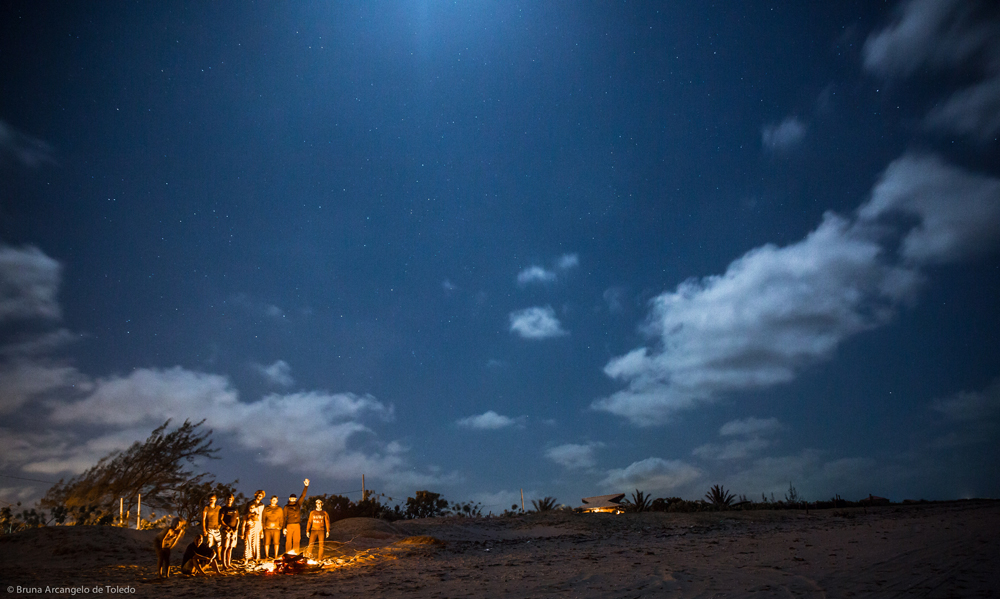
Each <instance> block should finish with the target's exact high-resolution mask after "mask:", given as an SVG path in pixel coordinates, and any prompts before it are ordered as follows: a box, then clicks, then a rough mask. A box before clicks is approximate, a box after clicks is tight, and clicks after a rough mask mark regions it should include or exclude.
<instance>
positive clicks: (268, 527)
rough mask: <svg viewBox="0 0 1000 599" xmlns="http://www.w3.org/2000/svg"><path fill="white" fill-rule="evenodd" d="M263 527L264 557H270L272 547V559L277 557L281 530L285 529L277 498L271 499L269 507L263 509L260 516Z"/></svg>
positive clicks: (283, 517)
mask: <svg viewBox="0 0 1000 599" xmlns="http://www.w3.org/2000/svg"><path fill="white" fill-rule="evenodd" d="M261 521H262V522H263V526H264V557H265V558H270V557H271V546H272V545H273V546H274V557H278V547H279V545H280V544H281V529H283V528H285V510H283V509H281V507H280V506H278V496H277V495H274V496H272V497H271V505H269V506H267V507H265V508H264V512H263V513H262V514H261Z"/></svg>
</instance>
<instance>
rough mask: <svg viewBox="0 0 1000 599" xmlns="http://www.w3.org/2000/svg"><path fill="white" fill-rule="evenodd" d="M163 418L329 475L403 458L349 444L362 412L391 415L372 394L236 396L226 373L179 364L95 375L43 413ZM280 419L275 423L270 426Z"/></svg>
mask: <svg viewBox="0 0 1000 599" xmlns="http://www.w3.org/2000/svg"><path fill="white" fill-rule="evenodd" d="M167 418H172V419H174V421H176V422H182V421H184V420H185V419H190V420H194V421H198V420H201V419H205V421H206V426H207V427H210V428H212V429H213V430H215V431H217V432H222V433H226V434H228V435H231V436H232V437H233V438H235V439H236V441H237V442H238V443H239V445H241V446H242V447H244V448H246V449H252V450H255V451H258V452H259V453H260V456H261V457H260V459H261V461H263V462H264V463H267V464H270V465H275V466H293V467H295V468H296V469H304V470H307V471H315V472H322V473H324V474H326V475H328V476H331V477H334V478H352V477H355V476H360V475H361V474H362V473H366V474H369V475H370V476H381V477H388V476H390V475H393V474H395V473H397V471H399V470H400V469H402V468H403V466H404V459H403V457H402V456H401V455H399V452H398V451H395V450H394V449H393V447H396V446H393V445H391V444H390V445H379V444H378V443H374V444H369V449H368V451H367V452H362V451H360V450H357V449H351V448H350V447H349V446H348V441H349V440H352V439H354V438H355V436H357V435H362V434H365V435H368V436H370V437H374V433H373V431H372V430H371V429H370V428H369V427H368V426H367V425H366V424H365V421H366V420H371V419H375V420H382V421H385V420H391V419H392V418H393V409H392V407H391V406H386V405H385V404H383V403H381V402H379V401H378V400H376V399H375V398H373V397H371V396H368V395H364V396H359V395H354V394H351V393H336V394H331V393H325V392H318V391H310V392H300V393H292V394H288V395H278V394H271V395H268V396H266V397H264V398H262V399H260V400H258V401H253V402H242V401H240V400H239V398H238V395H237V392H236V390H235V389H233V388H232V387H231V386H230V383H229V379H228V378H226V377H223V376H220V375H216V374H206V373H200V372H193V371H190V370H186V369H183V368H180V367H175V368H171V369H167V370H157V369H139V370H136V371H134V372H132V373H131V374H130V375H129V376H127V377H111V378H108V379H99V380H98V381H97V382H96V383H95V386H94V391H93V393H91V394H90V395H89V396H88V397H87V398H85V399H83V400H80V401H76V402H62V403H57V404H54V409H53V411H52V414H51V418H50V419H51V422H52V423H54V424H56V425H63V426H67V425H71V424H93V425H104V426H110V427H117V428H119V429H121V428H130V429H140V430H149V429H151V428H153V427H155V426H156V425H158V424H162V423H163V421H164V420H166V419H167ZM279 421H280V422H281V426H275V425H274V423H275V422H279ZM146 434H147V435H148V432H147V433H146ZM143 438H144V437H143Z"/></svg>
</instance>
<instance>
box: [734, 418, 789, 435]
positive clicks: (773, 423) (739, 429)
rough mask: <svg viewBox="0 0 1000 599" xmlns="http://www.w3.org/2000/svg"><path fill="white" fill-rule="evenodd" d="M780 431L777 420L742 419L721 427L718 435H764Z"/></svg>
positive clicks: (779, 424)
mask: <svg viewBox="0 0 1000 599" xmlns="http://www.w3.org/2000/svg"><path fill="white" fill-rule="evenodd" d="M778 430H781V423H780V422H778V419H777V418H753V417H751V418H744V419H743V420H730V421H729V422H727V423H725V424H723V425H722V428H720V429H719V434H720V435H722V436H724V437H727V436H733V435H745V436H749V435H766V434H770V433H774V432H776V431H778Z"/></svg>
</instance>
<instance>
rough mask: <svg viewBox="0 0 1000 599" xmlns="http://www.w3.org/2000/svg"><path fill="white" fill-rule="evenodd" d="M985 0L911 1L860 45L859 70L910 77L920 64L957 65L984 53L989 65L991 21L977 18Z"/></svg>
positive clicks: (991, 56)
mask: <svg viewBox="0 0 1000 599" xmlns="http://www.w3.org/2000/svg"><path fill="white" fill-rule="evenodd" d="M989 4H990V2H989V0H987V1H985V2H978V1H975V0H912V1H910V2H906V3H904V4H903V5H902V10H901V11H900V12H899V17H898V18H897V19H896V21H895V22H894V23H893V24H892V25H890V26H889V27H886V28H885V29H883V30H881V31H879V32H877V33H873V34H872V35H871V36H870V37H869V38H868V40H867V41H866V42H865V47H864V66H865V68H866V69H868V70H869V71H872V72H874V73H878V74H881V75H887V76H888V75H903V76H906V75H912V74H913V73H915V72H916V71H917V69H919V68H920V67H922V66H925V65H926V66H929V67H931V68H934V69H942V68H949V67H959V66H962V65H964V64H967V63H968V62H969V61H970V60H972V59H973V58H974V57H976V56H977V55H980V54H982V53H983V52H984V51H986V52H988V53H989V56H987V60H988V61H989V62H990V63H991V64H995V62H996V61H997V60H998V59H1000V56H997V55H996V54H995V44H996V35H995V33H996V23H995V22H992V19H989V18H983V17H984V16H985V14H984V13H986V12H989V6H988V5H989Z"/></svg>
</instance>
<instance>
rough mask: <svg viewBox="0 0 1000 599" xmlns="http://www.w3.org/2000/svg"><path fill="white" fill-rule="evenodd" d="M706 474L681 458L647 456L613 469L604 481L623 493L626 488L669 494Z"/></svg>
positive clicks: (602, 484) (602, 482) (608, 485)
mask: <svg viewBox="0 0 1000 599" xmlns="http://www.w3.org/2000/svg"><path fill="white" fill-rule="evenodd" d="M703 476H704V473H703V472H702V471H701V470H699V469H698V468H696V467H694V466H692V465H690V464H687V463H685V462H683V461H680V460H664V459H661V458H646V459H645V460H642V461H639V462H634V463H632V464H630V465H629V466H628V467H626V468H618V469H615V470H609V471H608V473H607V476H606V477H605V478H604V479H603V480H602V481H601V483H600V484H601V486H603V487H606V488H608V489H616V490H617V491H616V492H619V493H620V492H622V490H626V489H642V490H643V491H648V492H652V493H667V492H670V491H676V490H677V489H680V488H682V487H685V486H687V485H690V484H691V483H693V482H695V481H697V480H699V479H701V478H702V477H703Z"/></svg>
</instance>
